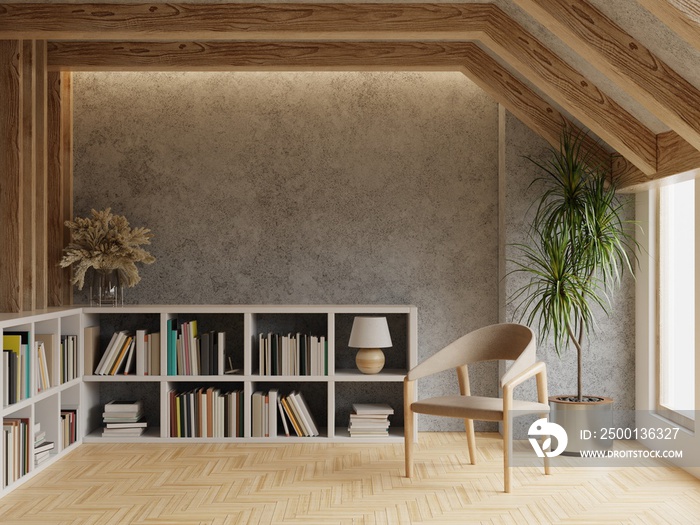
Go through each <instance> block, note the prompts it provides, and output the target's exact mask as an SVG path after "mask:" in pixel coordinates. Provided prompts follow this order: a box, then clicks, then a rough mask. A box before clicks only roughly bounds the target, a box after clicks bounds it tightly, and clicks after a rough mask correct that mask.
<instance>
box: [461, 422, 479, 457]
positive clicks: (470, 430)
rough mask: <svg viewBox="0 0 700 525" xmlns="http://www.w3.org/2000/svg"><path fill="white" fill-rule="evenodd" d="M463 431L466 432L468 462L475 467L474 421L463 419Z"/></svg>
mask: <svg viewBox="0 0 700 525" xmlns="http://www.w3.org/2000/svg"><path fill="white" fill-rule="evenodd" d="M464 429H465V430H466V432H467V447H468V448H469V461H470V462H471V464H472V465H476V438H475V437H474V420H473V419H465V420H464Z"/></svg>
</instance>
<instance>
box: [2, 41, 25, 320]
mask: <svg viewBox="0 0 700 525" xmlns="http://www.w3.org/2000/svg"><path fill="white" fill-rule="evenodd" d="M21 50H22V44H21V42H20V41H18V40H0V93H2V104H0V173H2V176H1V177H0V225H2V227H1V228H0V246H2V264H0V311H2V312H19V311H21V310H22V242H21V240H20V238H21V235H22V117H21V108H22V84H21V75H20V67H21V66H20V56H21Z"/></svg>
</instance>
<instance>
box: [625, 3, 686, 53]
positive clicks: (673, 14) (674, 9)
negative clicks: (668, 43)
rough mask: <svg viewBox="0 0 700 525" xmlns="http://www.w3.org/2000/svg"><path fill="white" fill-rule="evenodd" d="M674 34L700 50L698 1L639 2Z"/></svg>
mask: <svg viewBox="0 0 700 525" xmlns="http://www.w3.org/2000/svg"><path fill="white" fill-rule="evenodd" d="M637 2H639V3H640V4H641V5H642V7H644V8H645V9H646V10H647V11H649V12H650V13H652V14H653V15H655V16H656V17H657V18H658V19H659V20H661V21H662V22H663V23H664V24H666V25H667V26H668V27H669V28H670V29H672V30H673V32H675V33H677V34H678V35H680V36H681V38H683V39H684V40H685V41H686V42H688V43H689V44H690V45H691V46H693V47H694V48H695V49H700V3H698V1H697V0H637Z"/></svg>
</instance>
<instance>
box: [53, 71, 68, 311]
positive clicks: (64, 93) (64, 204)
mask: <svg viewBox="0 0 700 525" xmlns="http://www.w3.org/2000/svg"><path fill="white" fill-rule="evenodd" d="M72 218H73V75H72V73H71V72H70V71H64V72H63V73H61V224H60V227H61V245H60V247H54V251H56V252H58V253H61V254H62V253H63V247H64V246H68V243H70V231H69V230H68V228H66V227H65V226H64V224H63V223H64V222H65V221H67V220H70V219H72ZM57 240H58V239H57ZM70 275H71V273H70V268H64V269H62V271H61V282H62V289H63V298H62V301H63V302H62V304H63V305H69V304H73V287H72V286H71V285H70Z"/></svg>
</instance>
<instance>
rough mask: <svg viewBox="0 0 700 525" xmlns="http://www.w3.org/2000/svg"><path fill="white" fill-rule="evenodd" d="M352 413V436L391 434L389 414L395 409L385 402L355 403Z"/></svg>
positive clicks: (384, 435) (350, 430)
mask: <svg viewBox="0 0 700 525" xmlns="http://www.w3.org/2000/svg"><path fill="white" fill-rule="evenodd" d="M352 408H353V413H352V414H350V424H349V425H348V432H350V437H386V436H388V435H389V416H391V415H392V414H393V413H394V409H393V408H391V407H390V406H389V405H387V404H384V403H354V404H353V405H352Z"/></svg>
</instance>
